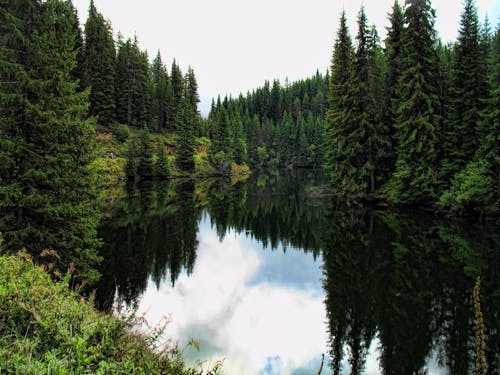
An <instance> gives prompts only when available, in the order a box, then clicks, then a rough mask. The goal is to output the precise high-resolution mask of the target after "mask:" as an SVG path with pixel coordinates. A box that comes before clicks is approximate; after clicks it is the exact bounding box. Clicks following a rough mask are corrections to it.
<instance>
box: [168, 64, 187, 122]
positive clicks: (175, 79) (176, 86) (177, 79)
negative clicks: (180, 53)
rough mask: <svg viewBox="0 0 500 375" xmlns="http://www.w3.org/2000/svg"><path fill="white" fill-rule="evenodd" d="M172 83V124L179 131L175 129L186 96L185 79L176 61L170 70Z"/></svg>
mask: <svg viewBox="0 0 500 375" xmlns="http://www.w3.org/2000/svg"><path fill="white" fill-rule="evenodd" d="M170 82H171V85H172V120H173V123H172V124H173V125H174V130H177V128H176V127H175V126H176V118H177V112H178V111H179V108H180V105H181V101H182V97H183V95H184V78H183V76H182V71H181V68H180V67H179V65H177V63H176V62H175V60H174V61H173V62H172V68H171V69H170ZM181 117H182V115H181Z"/></svg>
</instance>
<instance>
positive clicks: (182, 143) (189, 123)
mask: <svg viewBox="0 0 500 375" xmlns="http://www.w3.org/2000/svg"><path fill="white" fill-rule="evenodd" d="M196 123H197V115H196V113H195V112H194V109H193V106H192V103H191V100H190V97H189V95H188V92H187V90H186V89H185V90H184V94H183V95H182V98H181V101H180V102H179V105H178V109H177V113H176V118H175V127H176V129H177V134H178V140H177V147H176V163H177V166H178V168H179V169H180V170H181V171H194V158H193V155H194V148H195V145H196V143H195V137H196V135H197V126H196Z"/></svg>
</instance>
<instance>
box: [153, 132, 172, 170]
mask: <svg viewBox="0 0 500 375" xmlns="http://www.w3.org/2000/svg"><path fill="white" fill-rule="evenodd" d="M155 177H156V178H160V179H161V178H167V177H170V165H169V162H168V158H167V152H166V151H165V142H164V141H163V138H161V139H160V141H159V142H158V144H157V146H156V161H155Z"/></svg>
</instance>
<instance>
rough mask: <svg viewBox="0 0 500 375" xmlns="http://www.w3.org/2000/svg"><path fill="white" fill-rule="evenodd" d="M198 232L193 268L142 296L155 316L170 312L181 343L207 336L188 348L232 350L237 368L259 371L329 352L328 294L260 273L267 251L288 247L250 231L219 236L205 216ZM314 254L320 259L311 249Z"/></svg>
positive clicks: (231, 366) (222, 354) (173, 333)
mask: <svg viewBox="0 0 500 375" xmlns="http://www.w3.org/2000/svg"><path fill="white" fill-rule="evenodd" d="M199 240H200V245H199V250H198V255H197V260H196V265H195V268H194V270H193V273H192V275H191V276H189V277H188V276H187V275H186V274H182V275H181V276H180V277H179V279H178V281H177V282H176V284H175V287H173V288H172V287H171V286H170V284H169V283H165V284H163V285H161V286H160V288H159V290H157V289H156V288H155V287H153V286H152V285H151V287H150V288H148V290H147V291H146V293H145V295H144V296H143V298H142V301H141V303H140V311H147V313H146V318H147V319H148V320H149V321H150V322H154V321H157V320H159V319H160V318H161V317H162V316H171V319H172V323H171V324H170V325H169V327H168V330H167V335H168V336H170V337H173V338H175V339H180V340H181V346H182V345H184V344H185V343H186V341H187V340H189V339H190V338H194V339H197V340H199V341H200V342H201V344H202V353H200V354H197V353H193V351H192V350H189V351H188V350H187V351H186V354H187V355H188V356H193V357H195V358H197V357H198V356H199V355H202V356H205V358H206V359H207V360H209V361H210V360H211V361H212V362H213V361H215V360H217V359H222V358H226V361H225V364H224V369H225V371H226V372H227V373H230V374H257V373H259V371H261V370H262V369H263V368H264V367H265V366H266V364H269V363H270V361H271V362H272V363H274V365H275V366H276V365H279V366H280V367H281V370H282V371H283V372H282V373H290V372H291V371H292V370H293V369H296V368H298V367H304V366H305V365H307V364H308V363H310V362H311V360H313V359H314V358H315V357H317V356H320V355H321V353H325V351H326V342H327V336H326V327H325V319H326V317H325V312H324V305H323V299H324V295H323V294H319V293H318V290H317V289H318V288H314V289H295V288H288V287H287V286H286V285H283V283H278V284H273V283H272V281H270V282H269V281H264V282H260V283H257V282H256V281H255V276H256V275H257V274H258V272H259V270H260V268H261V266H262V262H263V259H262V257H263V256H278V257H284V256H285V255H284V254H283V253H281V252H270V251H267V252H264V251H263V250H262V249H261V248H260V246H258V245H257V242H255V241H249V240H247V239H245V237H244V236H243V235H241V236H240V235H234V234H228V235H227V236H226V237H225V239H224V241H223V242H222V243H219V241H218V240H217V236H216V233H215V232H214V231H213V230H211V229H210V227H209V225H208V222H207V221H206V220H205V221H203V222H202V224H201V225H200V234H199ZM309 262H311V263H314V260H313V259H312V255H311V256H310V257H309ZM315 271H316V272H317V277H316V275H312V278H316V280H317V283H321V281H320V277H321V270H320V265H319V263H318V264H317V267H316V269H315ZM273 359H275V360H274V362H273V361H272V360H273ZM276 359H279V361H276ZM316 371H317V369H316Z"/></svg>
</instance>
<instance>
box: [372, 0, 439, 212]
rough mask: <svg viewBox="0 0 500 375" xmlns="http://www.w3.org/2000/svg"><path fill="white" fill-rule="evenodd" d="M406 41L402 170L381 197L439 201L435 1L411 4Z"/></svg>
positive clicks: (400, 113)
mask: <svg viewBox="0 0 500 375" xmlns="http://www.w3.org/2000/svg"><path fill="white" fill-rule="evenodd" d="M405 24H406V28H405V29H404V31H403V34H402V36H401V43H402V51H403V56H404V60H403V67H404V69H403V71H402V73H401V77H400V79H399V81H398V85H397V97H398V99H397V111H396V122H395V127H396V129H397V134H396V139H397V161H396V170H395V172H394V174H393V176H392V177H391V179H390V180H389V181H388V183H387V184H386V185H385V186H384V188H383V191H382V192H381V196H382V197H385V198H387V199H388V200H389V201H391V202H394V203H402V204H412V203H429V202H430V201H432V200H433V199H435V198H436V185H437V183H438V180H437V156H438V153H439V148H438V145H439V134H440V122H441V119H440V116H439V109H440V108H439V97H438V87H437V85H438V78H439V74H438V60H437V53H436V50H435V44H436V35H435V29H434V10H433V9H432V7H431V5H430V1H429V0H407V1H406V7H405Z"/></svg>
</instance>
